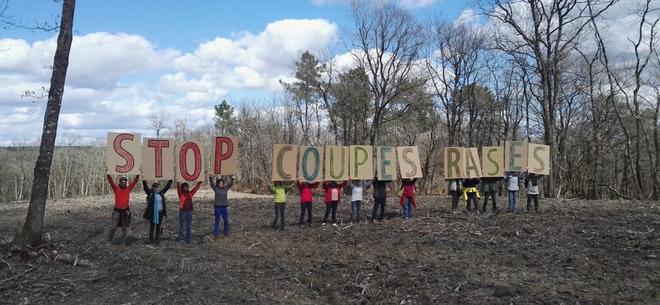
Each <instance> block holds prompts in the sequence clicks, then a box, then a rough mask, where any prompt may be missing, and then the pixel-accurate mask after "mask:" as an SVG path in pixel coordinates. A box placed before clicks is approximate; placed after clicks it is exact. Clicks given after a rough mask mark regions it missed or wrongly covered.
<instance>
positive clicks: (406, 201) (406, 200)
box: [401, 179, 417, 220]
mask: <svg viewBox="0 0 660 305" xmlns="http://www.w3.org/2000/svg"><path fill="white" fill-rule="evenodd" d="M415 180H417V179H401V189H402V191H403V192H402V195H401V207H402V208H403V219H404V220H410V219H411V218H412V210H413V208H417V205H416V204H415V191H416V188H415Z"/></svg>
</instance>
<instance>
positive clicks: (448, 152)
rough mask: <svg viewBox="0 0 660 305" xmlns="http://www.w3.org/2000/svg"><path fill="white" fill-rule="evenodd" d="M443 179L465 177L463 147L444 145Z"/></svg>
mask: <svg viewBox="0 0 660 305" xmlns="http://www.w3.org/2000/svg"><path fill="white" fill-rule="evenodd" d="M444 154H445V155H444V159H445V160H444V161H445V179H460V178H464V177H465V148H463V147H445V151H444Z"/></svg>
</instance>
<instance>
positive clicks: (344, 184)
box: [337, 181, 348, 189]
mask: <svg viewBox="0 0 660 305" xmlns="http://www.w3.org/2000/svg"><path fill="white" fill-rule="evenodd" d="M347 183H348V181H344V182H342V183H339V184H337V188H340V189H343V188H344V187H345V186H346V184H347Z"/></svg>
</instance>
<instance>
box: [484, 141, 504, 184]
mask: <svg viewBox="0 0 660 305" xmlns="http://www.w3.org/2000/svg"><path fill="white" fill-rule="evenodd" d="M481 170H482V171H481V176H482V177H504V147H503V146H484V147H482V148H481Z"/></svg>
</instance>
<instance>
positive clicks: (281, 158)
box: [271, 144, 298, 181]
mask: <svg viewBox="0 0 660 305" xmlns="http://www.w3.org/2000/svg"><path fill="white" fill-rule="evenodd" d="M297 161H298V145H293V144H275V145H274V146H273V171H272V175H271V177H272V178H271V180H272V181H294V180H296V178H297V176H296V165H297Z"/></svg>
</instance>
